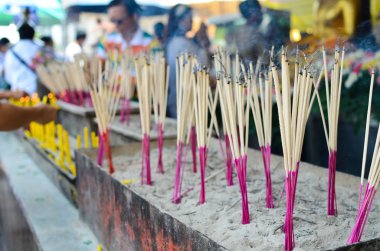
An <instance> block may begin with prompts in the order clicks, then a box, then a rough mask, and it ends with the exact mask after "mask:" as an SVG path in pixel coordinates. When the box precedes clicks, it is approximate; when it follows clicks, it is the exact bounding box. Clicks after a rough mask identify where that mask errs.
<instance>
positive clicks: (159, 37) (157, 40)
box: [149, 22, 165, 51]
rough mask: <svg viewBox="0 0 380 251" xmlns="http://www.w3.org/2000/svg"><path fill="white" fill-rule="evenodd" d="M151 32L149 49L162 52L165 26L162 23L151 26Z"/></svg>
mask: <svg viewBox="0 0 380 251" xmlns="http://www.w3.org/2000/svg"><path fill="white" fill-rule="evenodd" d="M153 30H154V38H153V40H152V42H151V43H150V45H149V47H150V48H152V49H153V51H163V50H164V44H165V25H164V24H163V23H162V22H157V23H156V24H155V25H154V26H153Z"/></svg>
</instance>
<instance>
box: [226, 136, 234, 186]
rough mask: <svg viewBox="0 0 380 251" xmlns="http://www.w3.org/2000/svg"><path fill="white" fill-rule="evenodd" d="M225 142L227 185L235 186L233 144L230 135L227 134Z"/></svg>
mask: <svg viewBox="0 0 380 251" xmlns="http://www.w3.org/2000/svg"><path fill="white" fill-rule="evenodd" d="M225 143H226V180H227V186H233V185H234V181H233V167H232V163H233V162H232V151H231V144H230V139H229V136H228V135H226V137H225Z"/></svg>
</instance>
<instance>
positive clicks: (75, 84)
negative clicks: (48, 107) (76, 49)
mask: <svg viewBox="0 0 380 251" xmlns="http://www.w3.org/2000/svg"><path fill="white" fill-rule="evenodd" d="M83 64H84V61H83V57H77V58H76V61H75V62H74V63H69V62H65V63H58V62H51V63H49V65H47V66H44V65H39V66H38V67H37V69H36V71H37V74H38V76H39V77H40V79H41V80H42V83H43V84H44V85H45V87H47V88H48V89H49V90H50V91H52V92H54V93H55V94H56V95H57V96H59V97H60V98H61V99H62V100H64V101H65V102H69V103H73V104H76V105H82V106H84V105H85V100H86V99H87V100H88V97H89V95H88V84H87V83H88V82H89V81H86V79H85V78H84V77H83V75H84V73H83V71H84V68H83V67H82V66H81V65H83ZM86 95H87V98H86Z"/></svg>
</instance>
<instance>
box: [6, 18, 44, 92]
mask: <svg viewBox="0 0 380 251" xmlns="http://www.w3.org/2000/svg"><path fill="white" fill-rule="evenodd" d="M18 33H19V36H20V41H19V42H18V43H16V44H15V45H14V46H12V47H11V48H10V49H9V50H8V51H7V53H6V55H5V61H4V71H5V80H6V81H7V82H8V83H9V84H10V86H11V89H12V90H21V91H25V92H26V93H28V94H29V95H32V94H33V93H34V92H36V91H37V74H36V72H35V66H36V58H37V57H38V55H39V53H40V50H41V47H40V46H39V45H37V44H36V43H35V42H34V34H35V31H34V28H33V27H32V26H30V25H29V24H28V23H23V24H22V25H21V26H20V27H19V28H18Z"/></svg>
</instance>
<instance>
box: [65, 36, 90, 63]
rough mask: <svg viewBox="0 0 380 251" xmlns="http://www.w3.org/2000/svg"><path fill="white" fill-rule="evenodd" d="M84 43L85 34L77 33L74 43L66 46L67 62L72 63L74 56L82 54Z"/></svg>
mask: <svg viewBox="0 0 380 251" xmlns="http://www.w3.org/2000/svg"><path fill="white" fill-rule="evenodd" d="M85 41H86V33H84V32H78V33H77V35H76V37H75V41H74V42H71V43H69V44H68V45H67V47H66V50H65V57H66V60H67V61H70V62H74V61H75V55H77V54H81V53H83V44H84V42H85Z"/></svg>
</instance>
